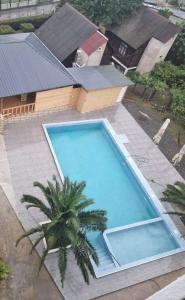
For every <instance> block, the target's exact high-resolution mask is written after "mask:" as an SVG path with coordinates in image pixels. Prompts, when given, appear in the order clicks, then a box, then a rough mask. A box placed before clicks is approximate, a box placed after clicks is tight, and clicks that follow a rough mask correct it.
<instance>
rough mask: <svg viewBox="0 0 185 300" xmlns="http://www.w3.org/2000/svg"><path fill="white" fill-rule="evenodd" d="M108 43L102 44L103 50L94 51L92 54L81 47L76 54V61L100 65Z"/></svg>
mask: <svg viewBox="0 0 185 300" xmlns="http://www.w3.org/2000/svg"><path fill="white" fill-rule="evenodd" d="M106 45H107V43H104V44H103V45H102V46H101V50H98V49H97V50H96V51H94V52H93V53H92V54H91V55H88V54H87V53H86V52H85V51H84V50H83V49H81V48H79V50H78V51H77V56H76V63H77V64H78V65H79V66H81V67H83V66H99V65H100V63H101V60H102V57H103V54H104V51H105V48H106Z"/></svg>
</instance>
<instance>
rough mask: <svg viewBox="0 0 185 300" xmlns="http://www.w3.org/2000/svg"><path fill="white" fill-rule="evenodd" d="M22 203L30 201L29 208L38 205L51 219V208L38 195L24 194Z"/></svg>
mask: <svg viewBox="0 0 185 300" xmlns="http://www.w3.org/2000/svg"><path fill="white" fill-rule="evenodd" d="M21 202H22V203H28V205H26V208H27V209H29V208H30V207H37V208H39V209H40V211H41V212H43V213H44V214H45V215H46V216H47V217H48V218H49V219H50V218H51V210H50V208H49V207H47V206H46V205H45V204H44V203H43V202H42V200H40V199H38V198H37V197H34V196H31V195H23V197H22V199H21Z"/></svg>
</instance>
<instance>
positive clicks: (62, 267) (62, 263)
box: [58, 247, 67, 287]
mask: <svg viewBox="0 0 185 300" xmlns="http://www.w3.org/2000/svg"><path fill="white" fill-rule="evenodd" d="M58 267H59V271H60V277H61V282H62V287H63V286H64V279H65V272H66V268H67V250H66V248H64V247H60V250H59V258H58Z"/></svg>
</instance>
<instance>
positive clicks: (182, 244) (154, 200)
mask: <svg viewBox="0 0 185 300" xmlns="http://www.w3.org/2000/svg"><path fill="white" fill-rule="evenodd" d="M93 123H102V124H103V126H104V127H105V129H106V130H107V131H108V133H109V135H110V137H111V138H112V140H113V142H114V144H115V146H116V147H117V149H118V151H119V153H120V154H121V155H122V156H123V158H124V159H125V161H126V163H127V164H128V165H129V167H130V170H131V172H133V173H134V175H135V176H136V179H137V180H138V182H139V184H140V185H141V186H142V188H143V190H144V191H145V193H146V194H147V196H148V198H149V201H150V203H151V204H152V206H153V207H154V208H155V209H156V210H157V212H159V215H160V217H159V218H160V220H161V221H164V224H165V225H166V227H167V229H168V230H169V232H170V233H171V235H172V236H173V238H174V239H175V241H176V242H177V244H178V245H179V248H178V249H176V250H171V251H167V252H164V253H163V254H159V255H156V256H152V257H150V258H145V259H142V260H138V261H136V262H135V263H130V264H127V265H124V266H118V263H117V262H116V261H115V259H114V254H113V253H112V249H111V247H110V245H109V243H106V246H107V249H108V252H109V254H110V256H111V258H112V260H113V262H114V264H115V269H112V271H110V270H109V271H108V272H106V271H104V272H101V274H100V272H98V268H97V267H96V265H95V264H94V263H93V261H92V263H93V267H94V271H95V274H96V278H100V277H103V276H106V275H110V274H113V273H117V272H119V271H123V270H126V269H129V268H132V267H136V266H139V265H141V264H145V263H149V262H152V261H154V260H158V259H161V258H164V257H168V256H171V255H173V254H177V253H180V252H184V251H185V240H184V239H183V237H182V236H181V234H180V233H179V231H178V229H177V227H176V225H175V224H174V222H173V221H172V220H171V218H170V217H169V216H168V214H167V213H166V210H165V209H164V207H163V206H162V204H161V203H160V200H159V199H158V197H157V196H156V194H155V193H154V191H153V189H152V188H151V187H150V185H149V183H148V182H147V180H146V178H145V177H144V175H143V174H142V172H141V171H140V170H139V168H138V166H137V165H136V163H135V161H134V160H133V158H132V156H131V155H130V153H129V152H128V150H127V149H126V147H125V146H124V145H123V144H122V143H120V141H119V135H118V134H116V133H115V131H114V129H113V127H112V125H111V124H110V122H109V121H108V120H107V119H105V118H101V119H91V120H88V119H87V120H83V121H70V122H57V123H44V124H42V128H43V130H44V133H45V136H46V139H47V142H48V144H49V148H50V151H51V153H52V155H53V159H54V161H55V164H56V167H57V170H58V172H59V175H60V177H61V180H62V182H63V180H64V175H63V172H62V169H61V167H60V164H59V161H58V159H57V156H56V154H55V151H54V149H53V146H52V143H51V140H50V137H49V134H48V132H47V128H48V127H58V126H71V125H80V124H93ZM159 218H158V219H159ZM155 219H157V217H156V218H153V219H149V220H147V221H146V222H147V223H152V222H153V220H155ZM158 221H159V220H158ZM139 223H143V221H141V222H137V224H139ZM133 224H136V223H132V224H131V225H133ZM126 226H130V225H126ZM120 227H125V226H120ZM116 228H118V227H114V228H112V229H111V228H109V229H107V230H108V231H109V230H116ZM105 232H106V231H105ZM105 240H106V239H105ZM106 242H107V240H106Z"/></svg>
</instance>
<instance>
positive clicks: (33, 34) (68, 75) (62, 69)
mask: <svg viewBox="0 0 185 300" xmlns="http://www.w3.org/2000/svg"><path fill="white" fill-rule="evenodd" d="M30 35H32V36H34V37H36V39H37V40H38V41H39V42H40V43H41V44H42V45H43V46H44V48H45V49H46V51H47V52H49V53H50V54H51V56H53V58H55V59H56V60H57V62H58V64H59V65H60V67H59V66H58V65H57V64H56V63H54V62H53V61H52V60H50V59H49V58H48V57H46V56H44V55H42V53H41V52H40V51H38V49H37V48H36V47H34V45H33V44H32V43H31V42H30V41H28V40H27V38H28V37H29V36H30ZM27 38H26V39H25V41H26V43H28V44H29V45H30V46H31V47H32V49H33V50H34V51H35V52H37V53H38V54H39V55H40V56H41V57H43V58H44V59H45V60H47V61H48V62H50V63H51V64H52V65H53V66H54V67H55V68H56V69H58V70H59V71H63V73H64V74H65V75H66V76H67V77H68V78H69V79H71V80H73V81H74V83H76V84H77V82H76V80H75V79H74V78H73V76H72V74H71V73H70V72H69V71H68V70H67V68H66V67H65V66H64V65H63V64H62V63H61V62H60V61H59V59H58V58H57V57H56V56H55V55H54V54H53V53H52V52H51V51H50V50H49V49H48V47H47V46H46V45H45V44H44V43H43V42H42V41H41V40H40V39H39V37H38V36H37V35H36V34H35V33H34V32H30V34H29V35H28V36H27Z"/></svg>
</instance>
